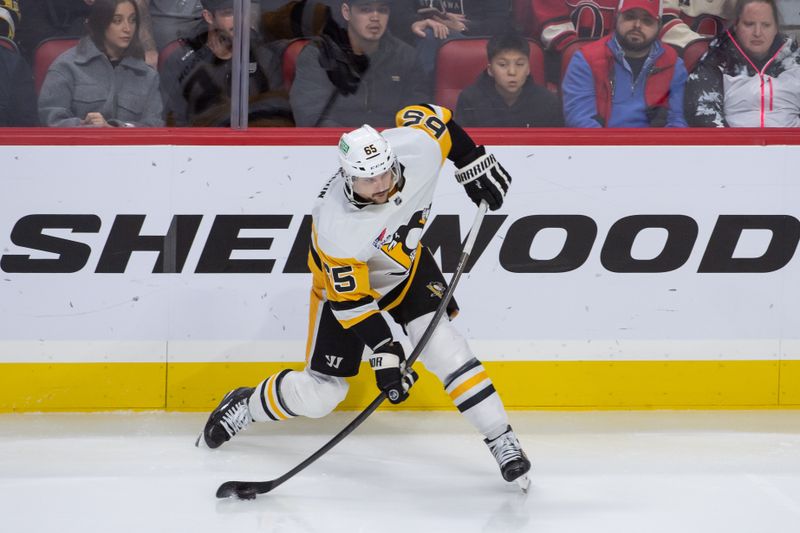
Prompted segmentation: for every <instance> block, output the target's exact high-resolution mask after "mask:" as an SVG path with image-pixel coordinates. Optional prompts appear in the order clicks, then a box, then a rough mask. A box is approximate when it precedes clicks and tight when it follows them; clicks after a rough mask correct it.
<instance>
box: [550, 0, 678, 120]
mask: <svg viewBox="0 0 800 533" xmlns="http://www.w3.org/2000/svg"><path fill="white" fill-rule="evenodd" d="M660 27H661V3H660V0H620V4H619V7H618V8H617V17H616V25H615V31H614V33H613V34H609V35H607V36H606V37H604V38H602V39H599V40H597V41H594V42H592V43H590V44H588V45H586V46H584V47H583V48H581V49H580V50H579V51H578V52H576V53H575V55H574V56H572V60H571V61H570V63H569V66H568V67H567V72H566V74H565V76H564V81H563V82H562V84H561V90H562V93H563V95H564V118H565V122H566V125H567V126H569V127H576V128H601V127H611V128H641V127H650V126H668V127H686V120H685V119H684V117H683V89H684V84H685V83H686V68H685V67H684V65H683V61H682V60H681V59H680V58H679V57H678V54H677V53H676V52H675V50H673V49H672V48H671V47H669V46H664V45H662V44H661V42H660V41H659V40H658V38H657V37H658V32H659V29H660Z"/></svg>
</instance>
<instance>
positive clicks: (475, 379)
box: [449, 370, 489, 401]
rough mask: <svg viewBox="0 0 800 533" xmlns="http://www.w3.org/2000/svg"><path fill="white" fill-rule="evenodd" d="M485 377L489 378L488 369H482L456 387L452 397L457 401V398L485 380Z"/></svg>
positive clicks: (451, 394) (451, 393)
mask: <svg viewBox="0 0 800 533" xmlns="http://www.w3.org/2000/svg"><path fill="white" fill-rule="evenodd" d="M484 379H489V374H487V373H486V370H482V371H480V372H479V373H477V374H475V375H474V376H472V377H471V378H469V379H468V380H467V381H465V382H464V383H462V384H461V385H459V386H458V387H456V388H455V389H453V390H452V392H450V393H449V394H450V397H451V398H452V399H453V401H455V399H456V398H458V397H459V396H461V395H462V394H464V393H465V392H466V391H468V390H469V389H471V388H472V387H474V386H475V385H477V384H478V383H480V382H481V381H483V380H484Z"/></svg>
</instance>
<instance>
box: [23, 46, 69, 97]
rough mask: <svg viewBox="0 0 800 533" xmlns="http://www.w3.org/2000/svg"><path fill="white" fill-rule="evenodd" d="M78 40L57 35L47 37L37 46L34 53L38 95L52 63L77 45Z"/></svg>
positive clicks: (34, 72)
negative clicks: (51, 37) (50, 37)
mask: <svg viewBox="0 0 800 533" xmlns="http://www.w3.org/2000/svg"><path fill="white" fill-rule="evenodd" d="M78 40H79V39H78V38H77V37H56V38H53V39H46V40H44V41H42V42H41V43H39V46H37V47H36V52H34V55H33V82H34V87H35V88H36V94H37V95H38V94H39V91H40V90H41V88H42V84H43V83H44V78H45V76H47V69H49V68H50V64H51V63H53V61H55V59H56V58H57V57H58V56H60V55H61V54H63V53H64V52H66V51H67V50H69V49H70V48H72V47H73V46H75V45H77V44H78Z"/></svg>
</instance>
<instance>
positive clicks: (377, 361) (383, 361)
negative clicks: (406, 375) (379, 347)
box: [369, 352, 400, 370]
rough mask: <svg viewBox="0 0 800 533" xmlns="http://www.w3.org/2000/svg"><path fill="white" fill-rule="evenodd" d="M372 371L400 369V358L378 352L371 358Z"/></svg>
mask: <svg viewBox="0 0 800 533" xmlns="http://www.w3.org/2000/svg"><path fill="white" fill-rule="evenodd" d="M369 366H370V367H372V370H385V369H387V368H397V369H399V368H400V358H399V357H397V356H396V355H395V354H393V353H386V352H378V353H374V354H372V356H371V357H370V358H369Z"/></svg>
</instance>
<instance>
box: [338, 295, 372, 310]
mask: <svg viewBox="0 0 800 533" xmlns="http://www.w3.org/2000/svg"><path fill="white" fill-rule="evenodd" d="M329 301H330V302H331V309H333V310H334V311H351V310H353V309H358V308H359V307H364V306H365V305H369V304H371V303H372V302H374V301H375V298H373V297H372V296H364V297H363V298H359V299H358V300H350V301H345V302H336V301H333V300H329Z"/></svg>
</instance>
